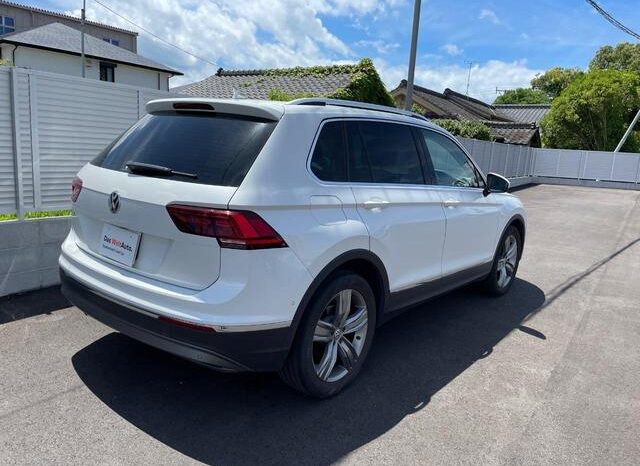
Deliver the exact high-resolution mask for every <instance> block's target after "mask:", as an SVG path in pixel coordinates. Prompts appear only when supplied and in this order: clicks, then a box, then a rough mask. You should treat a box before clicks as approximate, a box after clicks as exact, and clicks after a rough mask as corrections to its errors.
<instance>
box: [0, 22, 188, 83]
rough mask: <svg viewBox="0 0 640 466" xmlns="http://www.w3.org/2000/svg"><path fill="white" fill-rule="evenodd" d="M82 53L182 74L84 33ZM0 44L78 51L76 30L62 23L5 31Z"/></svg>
mask: <svg viewBox="0 0 640 466" xmlns="http://www.w3.org/2000/svg"><path fill="white" fill-rule="evenodd" d="M84 37H85V55H86V56H87V57H90V58H97V59H102V60H107V61H112V62H115V63H123V64H128V65H133V66H140V67H143V68H149V69H152V70H158V71H164V72H167V73H172V74H175V75H181V74H182V73H181V72H179V71H177V70H174V69H172V68H169V67H167V66H164V65H161V64H160V63H157V62H155V61H153V60H150V59H148V58H146V57H143V56H142V55H138V54H136V53H133V52H130V51H129V50H125V49H123V48H121V47H117V46H115V45H111V44H110V43H108V42H106V41H104V40H102V39H98V38H97V37H93V36H90V35H88V34H85V36H84ZM0 43H10V44H18V45H24V46H28V47H35V48H40V49H47V50H53V51H59V52H63V53H72V54H74V55H79V54H80V48H81V47H80V31H78V30H77V29H73V28H71V27H69V26H65V25H64V24H60V23H50V24H47V25H45V26H40V27H37V28H33V29H28V30H26V31H21V32H14V33H11V34H6V35H4V36H2V37H1V38H0Z"/></svg>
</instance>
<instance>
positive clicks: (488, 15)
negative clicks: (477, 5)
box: [478, 8, 501, 24]
mask: <svg viewBox="0 0 640 466" xmlns="http://www.w3.org/2000/svg"><path fill="white" fill-rule="evenodd" d="M478 19H480V20H483V19H486V20H489V21H491V22H492V23H493V24H500V23H501V22H500V18H498V15H497V14H496V12H495V11H493V10H489V9H487V8H485V9H483V10H482V11H481V12H480V16H478Z"/></svg>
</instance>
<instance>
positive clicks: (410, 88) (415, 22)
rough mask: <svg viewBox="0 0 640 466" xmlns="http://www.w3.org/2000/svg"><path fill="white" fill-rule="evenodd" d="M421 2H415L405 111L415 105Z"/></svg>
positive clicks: (416, 0) (415, 0)
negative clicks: (414, 79) (414, 85)
mask: <svg viewBox="0 0 640 466" xmlns="http://www.w3.org/2000/svg"><path fill="white" fill-rule="evenodd" d="M421 3H422V2H421V0H414V4H413V31H412V33H411V51H410V52H409V76H407V78H408V79H407V97H406V99H405V101H404V108H405V110H411V107H412V105H413V78H414V75H415V72H416V51H417V48H418V28H419V27H420V4H421Z"/></svg>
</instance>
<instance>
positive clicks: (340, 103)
mask: <svg viewBox="0 0 640 466" xmlns="http://www.w3.org/2000/svg"><path fill="white" fill-rule="evenodd" d="M287 105H318V106H320V105H333V106H335V107H349V108H360V109H363V110H373V111H374V112H384V113H394V114H396V115H404V116H408V117H411V118H418V119H420V120H424V121H429V119H428V118H427V117H425V116H423V115H420V114H418V113H415V112H410V111H408V110H400V109H399V108H395V107H386V106H384V105H376V104H367V103H364V102H355V101H353V100H339V99H325V98H315V97H310V98H305V99H296V100H292V101H291V102H287Z"/></svg>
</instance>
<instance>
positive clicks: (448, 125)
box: [432, 118, 491, 141]
mask: <svg viewBox="0 0 640 466" xmlns="http://www.w3.org/2000/svg"><path fill="white" fill-rule="evenodd" d="M432 122H433V123H435V124H436V125H438V126H440V127H441V128H444V129H446V130H447V131H449V132H450V133H451V134H453V135H454V136H460V137H463V138H471V139H480V140H482V141H490V140H491V132H490V130H489V127H488V126H487V125H485V124H484V123H481V122H479V121H468V120H463V121H460V120H448V119H444V118H443V119H439V120H432Z"/></svg>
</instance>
